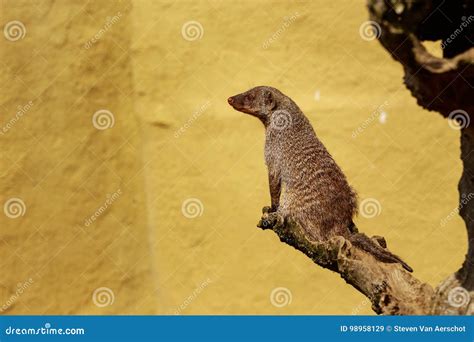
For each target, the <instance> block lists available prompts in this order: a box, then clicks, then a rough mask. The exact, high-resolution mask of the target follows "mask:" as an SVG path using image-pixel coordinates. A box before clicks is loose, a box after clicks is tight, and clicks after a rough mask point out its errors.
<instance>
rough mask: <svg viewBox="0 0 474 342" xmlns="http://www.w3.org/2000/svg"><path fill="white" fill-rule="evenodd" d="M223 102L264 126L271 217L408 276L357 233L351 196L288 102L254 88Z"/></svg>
mask: <svg viewBox="0 0 474 342" xmlns="http://www.w3.org/2000/svg"><path fill="white" fill-rule="evenodd" d="M227 102H228V103H229V104H230V105H231V106H232V107H233V108H234V109H236V110H238V111H240V112H243V113H247V114H250V115H253V116H255V117H257V118H258V119H260V121H262V123H263V124H264V126H265V137H266V139H265V162H266V164H267V168H268V180H269V185H270V198H271V209H272V211H277V213H278V214H279V215H280V216H281V217H283V218H286V217H291V218H292V219H293V220H295V221H296V222H298V223H299V224H300V225H301V226H302V227H303V229H305V230H306V231H307V232H308V235H309V236H311V238H313V239H315V240H319V241H321V240H327V239H329V238H331V237H332V236H335V235H340V236H344V237H346V238H348V239H349V240H350V241H351V242H352V243H353V244H354V245H356V246H358V247H360V248H362V249H364V250H366V251H367V252H369V253H371V254H373V255H374V256H375V257H376V258H378V259H379V260H382V261H384V262H391V263H401V264H402V265H403V267H405V269H407V270H409V271H411V268H410V267H409V266H408V265H406V264H405V263H404V262H403V261H402V260H401V259H400V258H399V257H397V256H396V255H394V254H392V253H390V252H389V251H388V250H386V249H384V248H382V247H381V246H380V245H378V244H375V243H374V242H373V241H372V240H371V239H370V238H368V237H367V236H366V235H364V234H361V233H358V232H357V229H356V227H355V225H354V223H353V221H352V218H353V217H354V215H355V214H356V212H357V198H356V197H357V196H356V193H355V191H354V190H353V189H352V187H351V186H350V185H349V183H348V182H347V179H346V176H345V175H344V173H343V172H342V170H341V169H340V168H339V166H338V165H337V164H336V162H335V161H334V159H333V158H332V156H331V155H330V154H329V152H328V151H327V149H326V147H325V146H324V145H323V143H322V142H321V141H320V140H319V139H318V137H317V135H316V133H315V131H314V129H313V127H312V126H311V123H310V122H309V120H308V119H307V118H306V116H305V115H304V114H303V112H302V111H301V110H300V108H299V107H298V106H297V105H296V103H295V102H294V101H293V100H292V99H290V98H289V97H288V96H286V95H284V94H283V93H282V92H281V91H279V90H278V89H275V88H272V87H267V86H259V87H255V88H252V89H250V90H248V91H246V92H244V93H241V94H238V95H234V96H231V97H229V99H228V100H227Z"/></svg>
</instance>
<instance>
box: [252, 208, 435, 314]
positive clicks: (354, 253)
mask: <svg viewBox="0 0 474 342" xmlns="http://www.w3.org/2000/svg"><path fill="white" fill-rule="evenodd" d="M258 227H260V228H262V229H269V230H273V231H274V232H275V233H276V234H277V235H278V237H279V238H280V240H281V241H282V242H285V243H286V244H288V245H290V246H292V247H294V248H295V249H297V250H299V251H301V252H303V253H304V254H305V255H306V256H308V257H309V258H310V259H311V260H313V261H314V262H315V263H316V264H318V265H320V266H322V267H324V268H327V269H329V270H331V271H334V272H337V273H339V274H340V275H341V277H342V278H343V279H344V280H345V281H346V282H347V283H348V284H350V285H352V286H353V287H354V288H356V289H357V290H358V291H360V292H361V293H362V294H364V295H365V296H366V297H367V298H368V299H370V301H371V303H372V309H373V310H374V311H375V312H376V313H378V314H386V315H423V314H429V313H430V312H431V303H432V298H433V296H434V291H433V288H432V287H431V286H429V285H428V284H425V283H423V282H421V281H419V280H418V279H416V278H415V277H413V276H412V274H411V273H408V272H407V271H405V270H404V269H403V268H402V266H401V265H400V264H389V263H384V262H381V261H379V260H377V259H375V258H374V257H373V256H372V255H371V254H369V253H367V252H365V251H363V250H361V249H359V248H357V247H355V246H353V245H352V244H351V243H350V241H348V240H347V239H345V238H344V237H342V236H336V237H334V238H331V239H330V240H327V241H313V240H311V238H310V237H309V236H308V235H307V234H306V233H305V231H304V230H303V228H302V227H301V226H299V225H298V224H296V223H295V222H293V221H291V220H286V221H285V220H283V218H282V217H280V216H278V215H277V214H276V213H269V212H268V207H265V208H264V210H263V216H262V219H261V220H260V222H259V223H258ZM380 239H381V238H380V237H378V238H376V241H379V240H380ZM382 245H383V244H382Z"/></svg>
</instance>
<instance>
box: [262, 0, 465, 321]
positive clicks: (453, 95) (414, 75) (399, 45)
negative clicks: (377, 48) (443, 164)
mask: <svg viewBox="0 0 474 342" xmlns="http://www.w3.org/2000/svg"><path fill="white" fill-rule="evenodd" d="M368 8H369V13H370V19H371V21H372V23H373V27H374V33H375V34H376V36H377V38H378V39H379V41H380V43H381V44H382V45H383V47H384V48H385V49H386V50H387V51H388V52H389V53H390V55H391V56H392V57H393V58H394V59H395V60H396V61H398V62H399V63H401V65H402V66H403V69H404V73H405V76H404V82H405V85H406V86H407V88H408V89H409V90H410V91H411V94H412V95H413V96H414V97H415V98H416V99H417V101H418V104H419V105H420V106H422V107H423V108H425V109H428V110H431V111H437V112H439V113H440V114H441V115H443V116H444V117H447V118H449V119H452V120H455V121H457V122H458V125H459V129H460V132H461V160H462V162H463V173H462V177H461V180H460V182H459V187H458V188H459V195H460V205H459V213H460V215H461V217H462V218H463V220H464V222H465V224H466V227H467V232H468V243H467V245H468V251H467V255H466V259H465V261H464V263H463V265H462V266H461V268H460V269H459V270H458V271H457V272H455V273H454V274H453V275H451V276H450V277H448V278H447V279H446V280H445V281H443V282H442V283H441V284H440V285H438V286H437V287H436V289H433V288H432V287H431V286H430V285H428V284H425V283H422V282H421V281H419V280H418V279H416V278H415V277H414V276H413V275H412V274H410V273H408V272H407V271H405V270H404V269H403V268H402V267H401V266H400V265H399V264H388V263H383V262H381V261H378V260H376V259H375V258H374V257H373V256H372V255H370V254H368V253H367V252H365V251H363V250H360V249H358V248H356V247H355V246H353V245H352V244H351V243H350V242H349V241H348V240H346V239H345V238H343V237H340V236H338V237H335V238H332V239H330V240H327V241H312V240H311V239H310V237H309V236H307V235H305V233H304V230H303V229H302V228H301V227H300V226H299V225H298V224H296V223H295V222H292V221H291V219H287V220H283V219H282V218H281V217H279V216H278V215H277V214H275V213H269V212H268V210H266V209H265V208H264V213H263V217H262V220H261V221H260V222H259V224H258V226H259V227H260V228H262V229H271V230H273V231H274V232H275V233H276V234H277V235H278V236H279V237H280V240H281V241H282V242H285V243H287V244H289V245H291V246H293V247H294V248H296V249H297V250H299V251H301V252H303V253H304V254H306V255H307V256H308V257H309V258H311V259H312V260H313V261H314V262H315V263H316V264H318V265H320V266H322V267H324V268H327V269H330V270H332V271H334V272H338V273H339V274H340V275H341V277H342V278H343V279H344V280H345V281H346V282H347V283H348V284H350V285H352V286H353V287H354V288H356V289H357V290H359V291H360V292H361V293H363V294H364V295H365V296H367V298H369V299H370V301H371V302H372V308H373V310H374V311H375V312H376V313H378V314H388V315H395V314H401V315H410V314H434V315H442V314H451V315H453V314H454V315H465V314H473V313H474V300H473V298H474V122H473V123H472V125H471V122H470V119H471V118H470V116H469V115H470V114H473V113H474V100H473V96H474V48H473V42H474V0H453V1H443V0H433V1H428V0H425V1H420V0H418V1H417V0H369V1H368ZM466 20H467V21H468V22H469V24H468V26H465V25H464V24H463V22H464V23H465V22H466ZM469 25H471V26H469ZM460 26H463V29H462V30H461V31H459V27H460ZM456 30H457V31H456ZM454 33H456V34H455V38H454V39H452V38H453V34H454ZM424 40H433V41H437V40H440V41H441V42H442V47H443V58H438V57H435V56H433V55H432V54H430V53H429V52H428V51H427V50H426V49H425V47H424V46H423V44H422V41H424ZM373 239H374V240H376V241H381V243H380V245H381V246H384V245H385V240H383V238H380V237H374V238H373ZM459 248H465V246H459Z"/></svg>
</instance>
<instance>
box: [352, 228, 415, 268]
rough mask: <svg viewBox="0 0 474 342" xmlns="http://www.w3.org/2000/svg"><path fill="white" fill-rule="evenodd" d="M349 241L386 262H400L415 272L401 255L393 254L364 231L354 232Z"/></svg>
mask: <svg viewBox="0 0 474 342" xmlns="http://www.w3.org/2000/svg"><path fill="white" fill-rule="evenodd" d="M349 241H350V242H351V243H352V244H353V245H354V246H356V247H358V248H360V249H362V250H364V251H366V252H367V253H370V254H372V255H373V256H374V257H375V258H376V259H377V260H380V261H383V262H386V263H391V264H392V263H399V264H401V265H402V266H403V268H404V269H406V270H407V271H408V272H413V269H412V268H411V267H410V266H408V265H407V264H406V262H404V261H403V260H402V259H401V258H400V257H399V256H397V255H395V254H392V253H391V252H389V251H388V250H386V249H385V248H383V247H382V246H380V245H379V244H378V243H376V242H375V241H374V240H372V239H371V238H369V237H368V236H367V235H365V234H363V233H354V234H351V235H350V236H349Z"/></svg>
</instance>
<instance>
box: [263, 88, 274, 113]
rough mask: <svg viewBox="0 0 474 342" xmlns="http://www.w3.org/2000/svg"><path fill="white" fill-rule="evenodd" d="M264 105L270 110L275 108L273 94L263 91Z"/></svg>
mask: <svg viewBox="0 0 474 342" xmlns="http://www.w3.org/2000/svg"><path fill="white" fill-rule="evenodd" d="M264 96H265V105H266V106H267V107H268V108H270V110H271V109H274V108H275V107H276V101H275V98H274V97H273V94H272V93H271V92H269V91H265V94H264Z"/></svg>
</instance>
